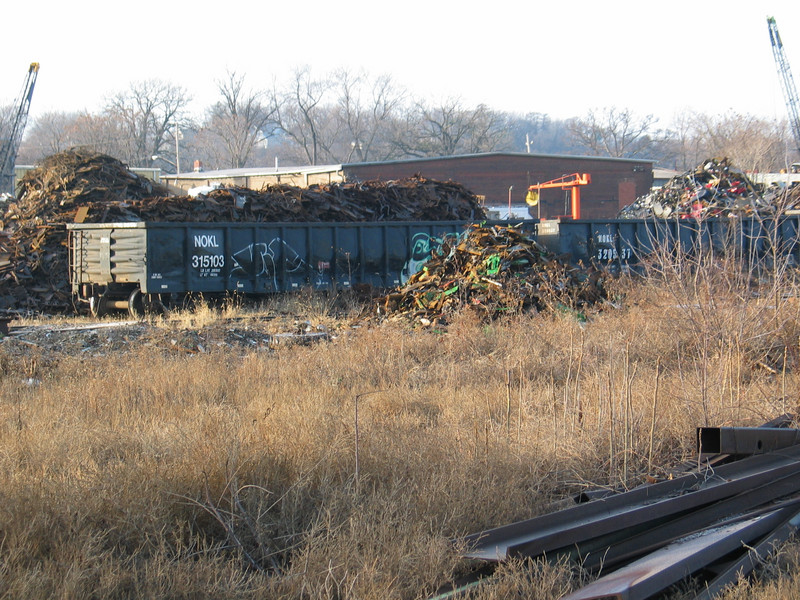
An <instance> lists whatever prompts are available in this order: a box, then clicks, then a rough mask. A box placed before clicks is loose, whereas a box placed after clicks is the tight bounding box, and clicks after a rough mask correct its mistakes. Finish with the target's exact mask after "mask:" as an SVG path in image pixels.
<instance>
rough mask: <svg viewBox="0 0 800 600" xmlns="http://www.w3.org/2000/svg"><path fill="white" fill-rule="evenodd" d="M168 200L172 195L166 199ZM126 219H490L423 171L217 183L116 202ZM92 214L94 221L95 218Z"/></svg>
mask: <svg viewBox="0 0 800 600" xmlns="http://www.w3.org/2000/svg"><path fill="white" fill-rule="evenodd" d="M165 200H166V201H165ZM109 217H113V219H116V220H120V221H131V220H134V221H202V222H208V221H212V222H213V221H246V222H260V223H280V222H320V223H337V222H365V221H468V220H472V219H478V220H480V219H485V218H486V212H485V210H484V208H483V207H482V206H481V205H480V204H479V202H478V198H477V196H475V195H474V194H472V193H471V192H469V191H468V190H467V189H466V188H464V187H463V186H462V185H460V184H458V183H453V182H452V181H448V182H442V181H434V180H431V179H425V178H423V177H420V176H419V175H417V176H415V177H411V178H408V179H401V180H396V181H366V182H363V183H331V184H326V185H312V186H310V187H308V188H298V187H294V186H290V185H284V184H271V185H267V186H265V187H264V188H262V189H261V190H258V191H257V190H250V189H247V188H241V187H227V188H221V189H216V190H213V191H211V192H209V193H208V194H205V195H200V196H198V197H197V198H192V197H189V196H179V197H172V198H168V199H164V198H148V199H146V200H142V201H140V202H133V203H130V205H125V206H116V207H113V209H112V211H111V213H110V214H107V215H106V216H105V218H104V220H105V221H108V220H109ZM91 219H92V216H90V217H89V219H88V222H92V221H91Z"/></svg>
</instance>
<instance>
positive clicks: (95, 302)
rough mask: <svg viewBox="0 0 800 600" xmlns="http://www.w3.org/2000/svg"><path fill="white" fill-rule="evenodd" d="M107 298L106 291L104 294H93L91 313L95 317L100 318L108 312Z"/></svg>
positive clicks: (90, 303) (90, 305)
mask: <svg viewBox="0 0 800 600" xmlns="http://www.w3.org/2000/svg"><path fill="white" fill-rule="evenodd" d="M105 299H106V293H105V292H103V293H102V294H92V296H91V297H90V298H89V314H90V315H92V317H94V318H95V319H99V318H100V317H102V316H103V315H104V314H106V309H107V307H106V302H105Z"/></svg>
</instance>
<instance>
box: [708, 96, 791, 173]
mask: <svg viewBox="0 0 800 600" xmlns="http://www.w3.org/2000/svg"><path fill="white" fill-rule="evenodd" d="M692 124H693V128H694V136H695V138H696V144H697V147H698V148H700V149H701V150H702V151H703V154H704V157H709V156H719V157H723V156H724V157H727V158H729V159H730V160H731V162H732V163H733V164H735V165H736V166H737V167H739V168H740V169H744V170H745V171H778V170H780V169H781V168H782V167H784V166H786V163H787V162H789V160H788V159H787V156H788V155H789V152H788V151H787V148H788V139H789V138H788V135H789V133H788V129H787V126H786V122H776V121H768V120H765V119H761V118H759V117H755V116H753V115H747V114H741V113H737V112H733V111H729V112H727V113H724V114H721V115H706V114H695V115H694V116H693V119H692Z"/></svg>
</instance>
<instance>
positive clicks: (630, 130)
mask: <svg viewBox="0 0 800 600" xmlns="http://www.w3.org/2000/svg"><path fill="white" fill-rule="evenodd" d="M656 121H657V119H656V118H655V117H654V116H653V115H646V116H644V117H637V116H636V115H635V114H634V113H633V111H631V110H630V109H629V108H617V107H614V106H612V107H609V108H603V109H601V110H597V109H592V110H590V111H589V113H588V114H587V115H586V116H585V117H584V118H582V119H578V118H576V119H572V120H571V121H570V124H569V130H570V133H571V135H572V136H573V138H574V139H575V141H576V142H577V143H578V145H579V146H580V147H581V148H582V149H583V150H584V151H585V152H587V153H588V154H590V155H593V156H612V157H616V158H637V157H642V156H646V155H647V154H648V152H649V151H650V149H651V148H652V146H653V144H654V143H655V140H654V138H653V136H654V134H655V132H654V131H653V126H654V125H655V123H656Z"/></svg>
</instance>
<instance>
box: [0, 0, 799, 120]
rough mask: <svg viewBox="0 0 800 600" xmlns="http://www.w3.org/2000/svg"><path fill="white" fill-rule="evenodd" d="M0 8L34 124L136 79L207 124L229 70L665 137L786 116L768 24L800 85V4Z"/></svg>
mask: <svg viewBox="0 0 800 600" xmlns="http://www.w3.org/2000/svg"><path fill="white" fill-rule="evenodd" d="M5 4H6V5H5V6H4V8H3V30H4V32H3V44H2V46H3V50H2V60H1V61H0V81H2V86H1V87H0V104H8V103H11V102H12V101H13V100H14V99H15V98H16V97H17V96H18V94H19V92H20V89H21V87H22V84H23V81H24V78H25V75H26V73H27V70H28V65H29V64H30V63H31V62H34V61H37V62H39V63H40V64H41V70H40V72H39V77H38V81H37V83H36V88H35V91H34V95H33V101H32V106H31V114H30V120H29V123H31V122H32V121H33V119H35V118H36V116H37V115H39V114H41V113H43V112H46V111H72V110H83V109H86V110H90V111H96V110H98V109H99V108H100V107H101V106H102V104H103V103H104V100H105V99H106V98H107V97H108V96H111V95H113V94H114V93H116V92H119V91H123V90H125V89H126V88H127V87H128V86H129V84H130V83H131V82H132V81H142V80H146V79H151V78H160V79H164V80H167V81H170V82H173V83H175V84H178V85H182V86H184V87H185V88H186V89H187V90H188V91H189V92H190V94H191V95H192V96H193V97H194V98H195V101H194V103H193V106H192V109H193V112H194V114H197V115H199V114H200V113H201V112H202V110H203V108H204V107H205V106H207V105H209V104H211V103H212V102H214V101H215V100H216V99H217V98H216V96H217V91H216V81H217V80H219V79H221V78H223V77H224V75H225V73H226V70H231V71H236V72H237V73H241V74H245V75H246V84H247V85H248V86H249V87H253V88H259V87H264V88H267V87H270V86H271V85H272V82H273V80H274V79H276V78H277V80H278V81H284V80H286V78H287V77H288V76H289V74H290V73H291V70H292V68H293V67H297V66H300V65H309V66H310V67H311V69H312V73H314V74H317V75H320V76H322V75H324V74H325V73H326V72H327V71H330V70H332V69H335V68H337V67H348V68H351V69H354V70H356V69H360V68H364V69H366V70H367V71H368V72H369V73H370V74H371V75H373V76H377V75H380V74H390V75H392V77H393V79H394V81H395V82H396V83H397V84H400V85H402V86H404V87H405V88H407V89H408V90H409V92H410V93H411V94H412V95H413V96H414V97H415V98H420V99H427V100H430V101H434V102H435V101H437V100H443V99H446V98H460V99H461V100H462V101H463V103H464V104H465V105H467V106H474V105H477V104H478V103H486V104H487V105H489V106H490V107H492V108H494V109H497V110H504V111H513V112H520V113H525V112H541V113H547V114H549V115H551V116H552V117H556V118H566V117H571V116H583V115H585V114H586V112H587V111H588V110H589V109H591V108H602V107H606V106H617V107H625V108H631V109H632V110H633V111H635V113H636V114H639V115H645V114H654V115H656V116H657V117H659V119H660V124H661V125H667V124H668V123H669V121H670V120H671V118H672V116H673V115H674V114H676V113H677V112H679V111H682V110H684V109H694V110H698V111H701V112H706V113H723V112H725V111H727V110H734V111H737V112H741V113H752V114H755V115H759V116H763V117H768V118H783V117H785V116H786V106H785V103H784V99H783V95H782V93H781V88H780V83H779V79H778V75H777V72H776V68H775V62H774V60H773V56H772V49H771V46H770V43H769V34H768V29H767V23H766V18H767V17H768V16H774V17H775V18H776V20H777V23H778V28H779V30H780V34H781V38H782V40H783V43H784V46H785V50H786V53H787V56H788V59H789V64H790V65H791V66H792V67H793V68H794V76H795V81H796V83H798V84H800V0H763V1H760V2H755V1H749V2H748V1H742V0H727V1H725V0H673V1H672V2H648V1H647V0H606V1H598V0H594V1H588V0H587V1H584V0H578V1H561V2H555V1H553V0H547V1H537V0H528V1H527V2H525V1H520V0H494V1H492V2H470V1H469V0H466V1H465V0H460V1H450V0H447V1H442V0H427V1H421V0H406V1H404V2H378V1H375V0H372V1H366V0H338V1H337V0H333V1H328V2H322V1H319V0H307V1H305V2H303V1H302V0H294V1H292V2H289V1H286V2H280V3H278V2H274V1H273V2H244V1H241V0H227V1H225V2H213V3H211V2H203V1H202V0H193V1H191V2H188V1H185V0H161V1H160V2H155V1H153V0H139V1H131V2H128V3H116V2H108V1H107V0H102V1H100V0H72V1H70V2H65V1H64V0H44V1H42V2H38V3H33V4H31V3H27V2H24V1H23V0H15V1H13V2H7V3H5Z"/></svg>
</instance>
